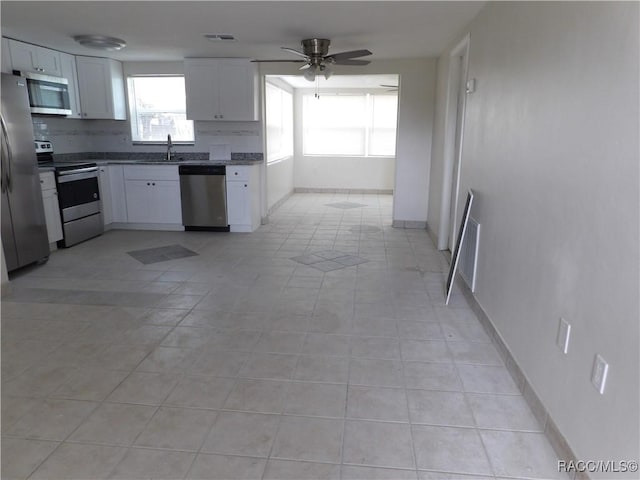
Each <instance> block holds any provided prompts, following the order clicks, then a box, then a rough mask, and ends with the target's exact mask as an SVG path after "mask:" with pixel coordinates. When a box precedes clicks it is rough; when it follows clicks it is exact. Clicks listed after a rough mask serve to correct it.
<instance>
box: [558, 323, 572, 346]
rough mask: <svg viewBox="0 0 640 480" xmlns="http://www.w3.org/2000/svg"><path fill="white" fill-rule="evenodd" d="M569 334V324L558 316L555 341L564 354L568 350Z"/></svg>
mask: <svg viewBox="0 0 640 480" xmlns="http://www.w3.org/2000/svg"><path fill="white" fill-rule="evenodd" d="M570 335H571V325H570V324H569V322H567V321H566V320H565V319H564V318H562V317H561V318H560V325H559V326H558V338H556V343H557V344H558V347H560V350H562V353H564V354H565V355H566V354H567V352H568V351H569V336H570Z"/></svg>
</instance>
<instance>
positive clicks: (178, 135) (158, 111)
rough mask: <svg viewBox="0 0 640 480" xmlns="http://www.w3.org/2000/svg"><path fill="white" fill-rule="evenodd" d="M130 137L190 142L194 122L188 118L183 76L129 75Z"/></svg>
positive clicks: (145, 139) (142, 139)
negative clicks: (169, 138)
mask: <svg viewBox="0 0 640 480" xmlns="http://www.w3.org/2000/svg"><path fill="white" fill-rule="evenodd" d="M128 86H129V108H130V110H131V139H132V140H133V141H134V142H145V143H154V142H166V141H167V135H171V140H172V141H173V142H184V143H193V141H194V135H193V121H192V120H187V115H186V95H185V88H184V77H183V76H144V77H142V76H140V77H129V78H128Z"/></svg>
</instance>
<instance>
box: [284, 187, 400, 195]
mask: <svg viewBox="0 0 640 480" xmlns="http://www.w3.org/2000/svg"><path fill="white" fill-rule="evenodd" d="M293 191H294V192H295V193H354V194H355V193H367V194H373V195H393V189H385V188H383V189H377V188H307V187H296V188H295V189H294V190H293Z"/></svg>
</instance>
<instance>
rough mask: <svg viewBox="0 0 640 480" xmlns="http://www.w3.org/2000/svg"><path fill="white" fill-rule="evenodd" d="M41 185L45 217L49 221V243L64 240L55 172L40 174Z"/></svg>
mask: <svg viewBox="0 0 640 480" xmlns="http://www.w3.org/2000/svg"><path fill="white" fill-rule="evenodd" d="M40 187H41V188H42V202H43V204H44V217H45V221H46V222H47V235H48V237H49V243H55V242H57V241H58V240H62V219H61V218H60V206H59V203H58V190H57V189H56V180H55V177H54V174H53V172H42V173H41V174H40Z"/></svg>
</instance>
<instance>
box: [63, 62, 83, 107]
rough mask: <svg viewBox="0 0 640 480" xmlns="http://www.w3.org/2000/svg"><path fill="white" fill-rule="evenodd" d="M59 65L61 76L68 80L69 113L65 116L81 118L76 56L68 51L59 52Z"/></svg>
mask: <svg viewBox="0 0 640 480" xmlns="http://www.w3.org/2000/svg"><path fill="white" fill-rule="evenodd" d="M60 65H61V67H62V76H63V77H64V78H66V79H67V80H68V81H69V85H68V88H69V107H70V109H71V115H67V118H82V111H81V109H80V91H79V90H78V70H77V69H76V57H74V56H73V55H69V54H68V53H62V52H61V53H60Z"/></svg>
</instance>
